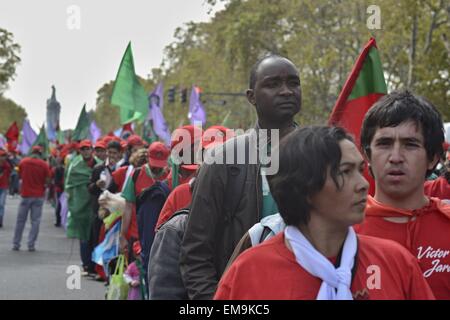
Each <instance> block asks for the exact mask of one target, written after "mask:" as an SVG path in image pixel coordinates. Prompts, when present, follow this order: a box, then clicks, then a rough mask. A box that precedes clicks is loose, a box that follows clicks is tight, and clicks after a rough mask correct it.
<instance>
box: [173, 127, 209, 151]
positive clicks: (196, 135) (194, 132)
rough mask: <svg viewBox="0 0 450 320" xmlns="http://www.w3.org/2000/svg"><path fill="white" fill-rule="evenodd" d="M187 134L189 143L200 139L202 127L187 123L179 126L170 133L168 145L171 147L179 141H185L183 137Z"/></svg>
mask: <svg viewBox="0 0 450 320" xmlns="http://www.w3.org/2000/svg"><path fill="white" fill-rule="evenodd" d="M186 135H189V137H190V140H189V145H192V144H194V143H195V142H196V141H200V140H201V138H202V135H203V132H202V129H200V128H199V127H197V126H193V125H187V126H182V127H180V128H177V129H175V131H174V132H173V133H172V140H171V143H170V147H171V148H172V149H173V148H174V147H175V146H176V145H178V144H179V143H185V142H184V141H183V140H184V137H185V136H186Z"/></svg>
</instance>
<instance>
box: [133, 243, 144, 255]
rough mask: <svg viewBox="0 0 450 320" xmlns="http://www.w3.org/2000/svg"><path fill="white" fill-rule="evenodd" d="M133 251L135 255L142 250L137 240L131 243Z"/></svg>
mask: <svg viewBox="0 0 450 320" xmlns="http://www.w3.org/2000/svg"><path fill="white" fill-rule="evenodd" d="M133 252H134V254H135V255H139V254H141V252H142V248H141V244H140V243H139V241H138V240H136V241H135V242H134V243H133Z"/></svg>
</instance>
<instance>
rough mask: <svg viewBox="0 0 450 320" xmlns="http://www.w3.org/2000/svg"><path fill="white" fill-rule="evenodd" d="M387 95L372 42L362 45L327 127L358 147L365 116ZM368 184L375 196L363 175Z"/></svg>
mask: <svg viewBox="0 0 450 320" xmlns="http://www.w3.org/2000/svg"><path fill="white" fill-rule="evenodd" d="M385 94H387V87H386V82H385V80H384V74H383V68H382V65H381V61H380V56H379V54H378V49H377V46H376V42H375V39H374V38H370V40H369V42H367V44H366V45H365V47H364V49H363V50H362V52H361V54H360V55H359V57H358V59H357V60H356V63H355V65H354V66H353V70H352V71H351V73H350V75H349V77H348V78H347V81H346V82H345V84H344V87H343V88H342V91H341V93H340V94H339V97H338V99H337V101H336V104H335V105H334V108H333V111H332V112H331V115H330V119H329V120H328V124H329V125H334V126H340V127H343V128H345V129H346V130H347V131H348V132H349V133H350V134H352V135H353V136H354V138H355V142H356V145H357V146H358V147H360V141H359V136H360V130H361V127H362V123H363V120H364V116H365V114H366V112H367V111H368V110H369V109H370V108H371V107H372V105H373V104H374V103H375V102H377V101H378V99H379V98H380V97H382V96H383V95H385ZM365 177H366V179H367V180H368V181H369V183H370V188H369V194H371V195H373V194H374V193H375V183H374V181H373V178H372V177H371V176H370V175H369V173H368V171H367V170H366V171H365Z"/></svg>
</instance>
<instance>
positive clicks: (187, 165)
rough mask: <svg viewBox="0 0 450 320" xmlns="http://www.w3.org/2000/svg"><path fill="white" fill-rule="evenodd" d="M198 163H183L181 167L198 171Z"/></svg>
mask: <svg viewBox="0 0 450 320" xmlns="http://www.w3.org/2000/svg"><path fill="white" fill-rule="evenodd" d="M198 167H199V165H198V164H182V165H181V168H183V169H186V170H188V171H196V170H197V169H198Z"/></svg>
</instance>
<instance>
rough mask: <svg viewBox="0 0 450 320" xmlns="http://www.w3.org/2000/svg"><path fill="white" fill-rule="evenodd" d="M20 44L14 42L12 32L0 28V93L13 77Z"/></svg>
mask: <svg viewBox="0 0 450 320" xmlns="http://www.w3.org/2000/svg"><path fill="white" fill-rule="evenodd" d="M19 53H20V46H19V45H18V44H17V43H15V42H14V39H13V34H12V33H11V32H9V31H7V30H5V29H2V28H0V94H2V93H3V92H5V90H6V89H8V82H9V81H10V80H13V79H14V76H15V74H16V67H17V64H18V63H19V62H20V58H19V56H18V54H19Z"/></svg>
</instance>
